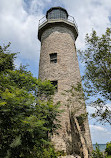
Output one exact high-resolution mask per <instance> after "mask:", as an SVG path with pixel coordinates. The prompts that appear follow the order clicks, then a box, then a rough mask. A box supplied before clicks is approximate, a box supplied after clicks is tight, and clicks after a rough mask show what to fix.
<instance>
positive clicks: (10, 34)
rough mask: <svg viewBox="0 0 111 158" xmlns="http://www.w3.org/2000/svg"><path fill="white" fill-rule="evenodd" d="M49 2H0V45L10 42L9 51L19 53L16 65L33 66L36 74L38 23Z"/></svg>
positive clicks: (3, 0) (13, 0)
mask: <svg viewBox="0 0 111 158" xmlns="http://www.w3.org/2000/svg"><path fill="white" fill-rule="evenodd" d="M29 2H30V3H29ZM49 2H50V0H41V1H38V0H30V1H28V0H24V1H23V0H16V1H15V0H8V1H7V0H0V44H1V45H2V44H3V43H4V44H8V42H11V43H12V44H11V47H10V49H11V51H12V52H20V55H18V58H17V60H16V65H18V64H19V63H21V62H22V63H25V64H26V63H28V64H30V65H33V68H32V72H33V73H35V72H36V73H38V65H39V55H40V42H39V41H38V38H37V31H38V22H39V19H41V18H42V17H43V9H44V7H45V3H49ZM34 66H36V68H34ZM34 69H35V71H33V70H34ZM36 76H37V75H36Z"/></svg>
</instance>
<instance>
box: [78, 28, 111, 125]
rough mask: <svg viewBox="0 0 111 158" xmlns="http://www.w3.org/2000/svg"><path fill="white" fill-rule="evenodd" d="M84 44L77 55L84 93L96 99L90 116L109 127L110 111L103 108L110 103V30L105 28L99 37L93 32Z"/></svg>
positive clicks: (106, 107)
mask: <svg viewBox="0 0 111 158" xmlns="http://www.w3.org/2000/svg"><path fill="white" fill-rule="evenodd" d="M85 42H86V49H85V50H84V51H79V53H80V56H81V59H82V62H84V65H85V73H84V74H85V75H84V76H83V82H84V87H85V93H86V94H87V97H92V96H94V97H95V98H96V100H95V101H93V103H92V105H93V106H94V107H95V108H96V113H94V114H93V115H92V116H93V117H95V118H98V120H99V121H104V122H107V123H109V124H110V125H111V110H110V109H109V108H108V106H105V104H106V102H107V101H111V29H110V28H107V29H106V32H105V34H103V35H102V36H101V37H99V36H97V33H96V31H94V30H93V31H92V33H91V34H90V35H88V34H87V35H86V38H85Z"/></svg>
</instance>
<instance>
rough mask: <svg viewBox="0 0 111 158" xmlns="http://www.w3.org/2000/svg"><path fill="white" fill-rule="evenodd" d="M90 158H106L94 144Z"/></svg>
mask: <svg viewBox="0 0 111 158" xmlns="http://www.w3.org/2000/svg"><path fill="white" fill-rule="evenodd" d="M92 158H106V156H105V155H104V154H103V153H102V152H101V151H100V149H99V145H98V144H97V143H96V149H95V150H93V152H92Z"/></svg>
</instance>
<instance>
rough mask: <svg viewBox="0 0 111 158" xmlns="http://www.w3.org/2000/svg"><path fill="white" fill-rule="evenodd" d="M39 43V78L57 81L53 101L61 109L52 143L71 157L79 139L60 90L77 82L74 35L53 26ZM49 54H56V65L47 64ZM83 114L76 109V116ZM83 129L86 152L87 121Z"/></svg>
mask: <svg viewBox="0 0 111 158" xmlns="http://www.w3.org/2000/svg"><path fill="white" fill-rule="evenodd" d="M41 41H42V44H41V53H40V65H39V78H41V79H42V80H45V79H48V80H50V81H55V80H57V81H58V92H57V93H56V94H55V96H54V101H55V102H57V101H61V104H62V106H61V109H64V112H63V113H62V114H61V117H60V118H59V119H60V121H61V126H62V128H61V129H59V130H58V133H59V135H56V134H55V135H54V136H53V138H52V141H53V142H54V145H55V147H56V149H57V150H64V151H65V152H66V153H67V154H68V155H71V154H73V152H76V154H80V144H79V143H80V138H79V136H78V133H76V130H75V127H74V124H73V123H71V117H70V109H69V107H67V106H66V104H67V99H68V95H62V93H63V92H64V90H68V89H70V88H71V85H76V84H77V82H80V79H81V78H80V72H79V64H78V60H77V54H76V49H75V40H74V33H73V32H72V31H71V30H70V29H69V30H68V28H67V27H65V26H64V27H63V26H62V27H61V26H60V27H58V26H55V27H52V28H49V29H47V30H45V31H44V32H43V34H42V37H41ZM51 53H57V63H50V54H51ZM78 106H80V105H79V104H78V103H77V102H75V101H74V103H73V107H74V108H76V107H78ZM84 112H86V109H85V108H84V107H80V109H79V110H78V112H77V114H76V115H79V114H81V113H84ZM84 128H85V130H84V132H83V134H84V138H85V140H86V142H87V146H88V148H89V150H91V148H92V144H91V138H90V131H89V125H88V120H87V119H86V121H85V123H84ZM73 148H75V149H73Z"/></svg>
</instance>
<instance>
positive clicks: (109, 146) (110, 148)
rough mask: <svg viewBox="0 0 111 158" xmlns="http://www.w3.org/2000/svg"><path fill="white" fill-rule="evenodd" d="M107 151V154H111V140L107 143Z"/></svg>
mask: <svg viewBox="0 0 111 158" xmlns="http://www.w3.org/2000/svg"><path fill="white" fill-rule="evenodd" d="M105 152H106V153H107V155H111V142H109V143H107V144H106V149H105Z"/></svg>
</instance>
